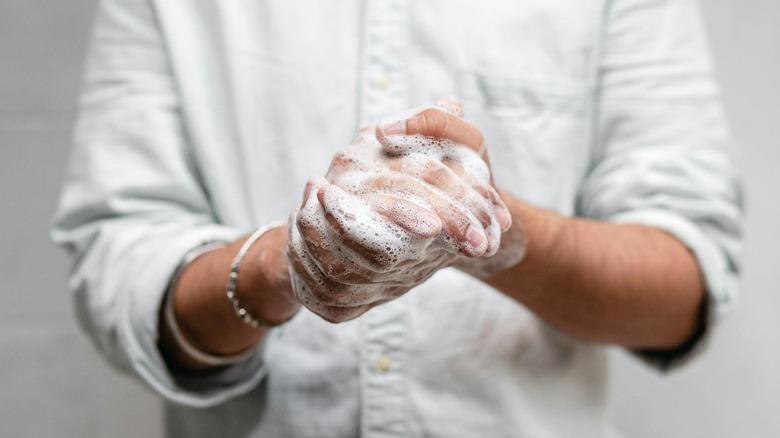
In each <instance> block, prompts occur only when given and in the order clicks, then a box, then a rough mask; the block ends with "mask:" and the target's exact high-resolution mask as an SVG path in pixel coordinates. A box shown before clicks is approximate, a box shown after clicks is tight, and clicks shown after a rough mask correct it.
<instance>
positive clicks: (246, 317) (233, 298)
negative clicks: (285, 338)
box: [225, 221, 287, 328]
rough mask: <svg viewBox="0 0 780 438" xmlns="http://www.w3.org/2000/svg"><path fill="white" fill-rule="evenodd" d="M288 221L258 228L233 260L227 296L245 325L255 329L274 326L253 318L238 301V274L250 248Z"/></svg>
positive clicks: (226, 290) (226, 291)
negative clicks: (266, 234)
mask: <svg viewBox="0 0 780 438" xmlns="http://www.w3.org/2000/svg"><path fill="white" fill-rule="evenodd" d="M286 224H287V222H286V221H275V222H271V223H270V224H268V225H265V226H263V227H260V228H258V230H257V231H255V232H254V233H252V235H251V236H249V238H248V239H246V241H245V242H244V244H243V245H242V246H241V249H240V250H238V254H236V258H234V259H233V262H232V263H231V264H230V274H229V275H228V281H227V285H226V286H225V295H227V298H228V300H230V303H231V304H232V305H233V310H234V311H235V312H236V316H238V317H239V319H241V321H243V322H244V323H246V324H248V325H250V326H252V327H254V328H258V327H261V326H264V327H271V326H273V324H270V323H269V322H268V321H266V320H264V319H262V318H259V317H256V316H253V315H251V314H250V313H249V311H248V310H247V309H246V308H244V306H242V305H241V302H240V301H238V291H237V288H238V272H239V269H240V267H241V261H242V260H243V259H244V256H245V255H246V253H247V252H248V251H249V248H251V247H252V245H254V244H255V242H257V240H258V239H260V238H261V237H263V235H264V234H265V233H267V232H268V231H270V230H272V229H274V228H277V227H281V226H284V225H286Z"/></svg>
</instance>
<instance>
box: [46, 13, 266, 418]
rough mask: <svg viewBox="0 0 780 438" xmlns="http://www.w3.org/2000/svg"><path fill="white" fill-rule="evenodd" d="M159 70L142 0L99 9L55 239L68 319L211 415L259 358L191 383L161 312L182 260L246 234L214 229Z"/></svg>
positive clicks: (138, 371) (254, 371)
mask: <svg viewBox="0 0 780 438" xmlns="http://www.w3.org/2000/svg"><path fill="white" fill-rule="evenodd" d="M168 65H169V63H168V60H167V59H166V53H165V51H164V46H163V43H162V40H161V36H160V32H159V29H158V26H157V24H156V20H155V16H154V11H153V8H152V7H151V6H150V5H149V4H148V3H147V2H146V1H142V0H105V1H102V2H101V5H100V9H99V12H98V16H97V18H96V23H95V26H94V31H93V35H92V41H91V48H90V52H89V56H88V62H87V67H86V73H85V79H84V84H83V91H82V95H81V102H80V114H79V121H78V124H77V127H76V131H75V139H74V146H73V150H72V153H71V158H70V164H69V169H68V172H67V176H66V180H65V184H64V189H63V192H62V194H61V199H60V204H59V207H58V211H57V213H56V216H55V219H54V226H53V230H52V238H53V240H54V241H55V242H57V243H58V244H60V245H62V246H64V247H65V248H66V249H67V250H68V252H69V253H70V255H71V256H72V259H73V262H74V263H73V268H72V272H71V277H70V282H69V288H70V289H71V291H72V293H73V294H74V295H75V303H76V311H77V315H78V317H79V320H80V322H81V324H82V326H83V327H84V329H85V330H86V331H87V332H88V333H89V334H90V335H91V337H92V339H93V341H94V343H95V344H96V345H97V346H98V348H99V350H100V351H101V353H102V354H103V355H104V356H105V357H106V358H107V359H108V360H109V361H110V362H111V363H112V364H114V365H116V366H117V367H118V368H120V369H122V370H125V371H128V372H130V373H131V374H133V375H136V376H138V377H140V378H141V379H142V380H144V381H145V382H146V383H148V384H149V385H150V386H151V387H152V388H154V389H155V390H156V391H158V392H159V393H160V394H162V395H163V396H165V397H166V398H168V399H171V400H173V401H176V402H179V403H184V404H188V405H191V406H208V405H213V404H217V403H220V402H222V401H225V400H227V399H229V398H231V397H234V396H237V395H240V394H242V393H245V392H247V391H249V390H251V389H252V388H253V387H254V386H255V385H257V383H258V382H259V381H260V380H261V379H262V377H263V375H264V370H263V366H262V360H261V358H260V354H258V355H257V356H256V357H253V358H251V359H249V360H247V361H246V362H243V363H240V364H237V365H235V366H231V367H228V368H227V369H221V370H218V371H216V372H211V373H205V374H204V373H201V374H200V375H198V377H197V379H193V378H191V376H183V375H173V374H171V372H170V370H169V369H168V367H167V366H166V364H165V362H164V360H163V358H162V357H161V355H160V352H159V351H158V347H157V338H158V315H159V309H160V306H161V303H162V300H163V296H164V293H165V291H166V290H167V287H168V284H169V282H170V281H171V277H172V275H173V274H174V272H175V271H176V269H177V267H178V265H179V264H180V263H181V261H182V260H183V257H184V255H185V254H186V253H187V252H188V251H189V250H190V249H192V248H194V247H197V246H199V245H201V244H203V243H205V242H211V241H217V240H234V239H236V238H237V237H239V236H240V235H241V234H243V231H242V230H238V229H235V228H233V227H230V226H225V225H221V224H219V223H218V222H217V220H216V219H215V215H214V213H213V211H212V209H211V206H210V203H209V198H208V195H207V191H206V190H205V189H204V187H203V185H202V182H201V180H200V176H199V172H198V169H197V166H196V165H195V164H194V163H195V160H194V159H193V157H192V149H191V148H190V147H188V144H187V141H186V136H185V135H184V131H183V127H182V121H181V117H180V105H179V97H178V96H177V92H176V90H175V86H174V81H173V78H172V75H171V73H170V71H169V66H168Z"/></svg>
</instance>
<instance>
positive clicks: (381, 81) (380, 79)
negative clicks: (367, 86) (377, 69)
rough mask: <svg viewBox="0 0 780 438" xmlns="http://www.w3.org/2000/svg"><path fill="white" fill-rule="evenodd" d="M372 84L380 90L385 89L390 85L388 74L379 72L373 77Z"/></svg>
mask: <svg viewBox="0 0 780 438" xmlns="http://www.w3.org/2000/svg"><path fill="white" fill-rule="evenodd" d="M374 86H375V87H376V88H378V89H380V90H387V89H388V88H389V87H390V76H388V75H387V73H380V74H378V75H377V76H376V77H375V78H374Z"/></svg>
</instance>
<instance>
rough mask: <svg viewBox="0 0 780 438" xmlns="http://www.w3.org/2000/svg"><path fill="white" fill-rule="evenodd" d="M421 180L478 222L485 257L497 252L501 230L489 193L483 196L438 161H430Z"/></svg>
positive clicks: (485, 192)
mask: <svg viewBox="0 0 780 438" xmlns="http://www.w3.org/2000/svg"><path fill="white" fill-rule="evenodd" d="M421 178H422V179H423V181H425V182H427V183H428V184H430V185H432V186H434V187H436V188H438V189H440V190H441V191H442V192H444V193H446V194H447V195H448V196H450V197H451V198H452V199H454V200H455V201H456V202H458V203H459V204H462V205H463V206H464V207H465V208H466V209H467V210H468V211H469V212H471V214H472V215H473V216H474V217H476V218H477V219H478V220H479V221H480V224H481V225H482V227H483V230H484V232H485V237H487V249H486V250H485V255H493V254H494V253H495V252H496V251H497V250H498V246H499V244H500V242H501V229H500V226H499V224H498V219H497V218H496V217H495V216H494V208H493V206H492V203H491V202H490V200H489V193H488V192H487V191H486V190H485V191H483V193H484V196H483V195H482V194H480V193H479V192H478V191H476V190H474V188H472V186H471V185H470V184H468V183H467V182H466V181H465V180H463V179H462V178H460V177H459V176H457V175H456V174H455V172H453V171H452V169H450V168H449V167H447V166H445V165H444V164H442V163H440V162H438V161H430V162H429V163H428V165H427V166H426V167H425V169H424V170H423V172H422V174H421ZM477 187H479V186H477ZM483 190H484V188H483Z"/></svg>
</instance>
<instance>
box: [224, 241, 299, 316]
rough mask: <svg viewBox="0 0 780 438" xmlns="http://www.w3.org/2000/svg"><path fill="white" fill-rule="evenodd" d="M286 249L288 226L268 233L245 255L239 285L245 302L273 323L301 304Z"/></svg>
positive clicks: (255, 313)
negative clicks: (293, 281) (296, 293)
mask: <svg viewBox="0 0 780 438" xmlns="http://www.w3.org/2000/svg"><path fill="white" fill-rule="evenodd" d="M286 251H287V226H282V227H276V228H273V229H271V230H269V231H268V232H266V233H265V234H264V235H263V236H262V237H261V238H260V239H259V240H258V241H257V242H256V243H255V244H254V245H253V246H252V247H251V248H250V250H249V252H248V253H247V254H246V256H245V259H244V261H243V264H244V267H243V268H242V271H241V277H240V279H239V284H238V295H239V297H240V299H241V302H242V304H244V305H245V306H246V308H247V310H249V312H250V313H251V314H252V315H257V316H258V317H260V318H262V320H264V321H267V322H268V323H270V324H272V325H277V324H281V323H283V322H284V321H287V320H289V319H290V318H291V317H292V316H293V315H295V313H297V312H298V310H299V309H300V307H301V305H300V303H299V302H298V300H297V299H296V298H295V294H294V293H293V290H292V284H291V282H290V275H289V261H288V258H287V254H286Z"/></svg>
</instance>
